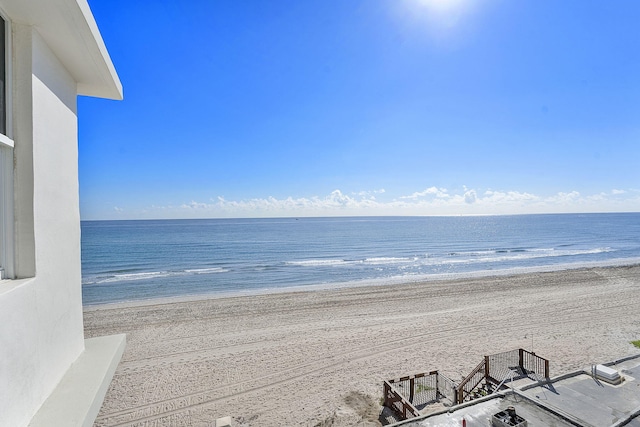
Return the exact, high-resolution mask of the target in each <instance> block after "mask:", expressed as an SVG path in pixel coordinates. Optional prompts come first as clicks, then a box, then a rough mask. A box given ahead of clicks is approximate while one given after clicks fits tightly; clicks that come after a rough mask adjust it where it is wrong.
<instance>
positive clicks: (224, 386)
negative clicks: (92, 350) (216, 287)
mask: <svg viewBox="0 0 640 427" xmlns="http://www.w3.org/2000/svg"><path fill="white" fill-rule="evenodd" d="M638 307H640V266H632V267H615V268H594V269H580V270H571V271H562V272H551V273H534V274H525V275H518V276H504V277H490V278H477V279H465V280H454V281H438V282H426V283H421V284H407V285H394V286H379V287H359V288H350V289H342V290H327V291H313V292H299V293H286V294H272V295H257V296H243V297H230V298H218V299H208V300H198V301H190V302H174V303H162V304H159V303H145V304H138V305H131V304H129V305H120V306H99V307H89V308H86V309H85V331H86V336H87V337H92V336H98V335H106V334H113V333H126V334H127V340H128V344H127V349H126V352H125V354H124V357H123V360H122V362H121V364H120V366H119V367H118V370H117V372H116V375H115V378H114V380H113V382H112V384H111V387H110V389H109V391H108V393H107V397H106V399H105V402H104V405H103V407H102V410H101V412H100V414H99V416H98V419H97V421H96V425H98V426H124V425H126V426H130V425H135V426H138V425H139V426H143V425H144V426H165V425H166V426H210V425H212V424H213V420H215V419H216V418H219V417H222V416H227V415H229V416H232V417H233V419H234V426H298V425H300V426H317V425H321V426H322V425H331V423H332V422H333V424H332V425H344V426H347V425H375V424H374V423H373V422H372V419H375V416H374V417H372V416H371V413H372V411H373V412H374V413H375V411H376V405H377V404H379V402H380V398H381V397H382V386H381V382H382V380H383V379H388V378H394V377H399V376H402V375H407V374H412V373H418V372H424V371H430V370H434V369H438V370H440V371H441V372H443V373H444V374H445V375H447V376H449V377H450V378H452V379H454V380H459V379H461V377H463V376H464V375H465V374H466V373H468V372H469V371H470V370H471V369H472V368H473V367H474V366H475V365H476V364H477V363H478V362H479V361H480V360H481V357H482V356H483V355H484V354H492V353H497V352H501V351H506V350H511V349H514V348H519V347H523V348H526V349H531V348H532V346H533V351H535V352H536V353H537V354H539V355H541V356H542V357H546V358H547V359H550V361H551V375H552V376H555V375H559V374H562V373H565V372H568V371H572V370H576V369H581V368H584V367H586V366H589V365H590V364H592V363H595V362H603V361H608V360H612V359H616V358H619V357H623V356H625V355H629V354H635V353H637V352H638V349H636V348H635V347H633V346H632V345H631V344H629V341H631V340H636V339H640V314H639V311H640V310H639V309H638Z"/></svg>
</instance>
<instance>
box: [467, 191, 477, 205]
mask: <svg viewBox="0 0 640 427" xmlns="http://www.w3.org/2000/svg"><path fill="white" fill-rule="evenodd" d="M476 200H478V196H477V195H476V192H475V190H469V191H466V192H465V193H464V201H465V203H468V204H473V203H475V202H476Z"/></svg>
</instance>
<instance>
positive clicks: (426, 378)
mask: <svg viewBox="0 0 640 427" xmlns="http://www.w3.org/2000/svg"><path fill="white" fill-rule="evenodd" d="M548 378H549V361H548V360H547V359H544V358H542V357H540V356H538V355H536V354H535V353H533V352H529V351H527V350H524V349H522V348H520V349H516V350H511V351H506V352H503V353H497V354H492V355H489V356H484V358H483V360H482V361H481V362H480V363H479V364H478V365H477V366H476V367H475V368H474V369H473V370H472V371H471V373H470V374H469V375H467V376H466V377H465V378H464V379H463V380H462V381H461V382H460V383H458V384H456V383H455V382H454V381H453V380H451V379H449V378H447V377H446V376H444V375H443V374H441V373H439V372H438V371H431V372H429V373H421V374H416V375H410V376H406V377H402V378H398V379H392V380H387V381H384V383H383V393H384V406H385V407H386V408H389V410H390V411H387V413H388V415H387V417H391V418H393V419H395V420H396V421H400V420H406V419H409V418H415V417H418V416H420V415H425V414H426V413H427V412H429V410H430V408H433V407H434V405H440V406H442V405H444V406H453V405H457V404H459V403H464V402H468V401H471V400H473V399H477V398H480V397H483V396H487V395H489V394H492V393H495V392H497V391H499V390H501V389H504V388H507V387H508V386H507V383H509V384H510V385H513V384H514V382H515V381H519V380H523V379H528V380H530V381H536V382H539V381H542V380H545V379H548ZM436 409H437V408H436ZM389 412H390V413H389Z"/></svg>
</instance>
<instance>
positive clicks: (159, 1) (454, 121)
mask: <svg viewBox="0 0 640 427" xmlns="http://www.w3.org/2000/svg"><path fill="white" fill-rule="evenodd" d="M89 4H90V6H91V9H92V11H93V13H94V16H95V18H96V21H97V23H98V26H99V28H100V30H101V33H102V36H103V38H104V40H105V43H106V45H107V48H108V50H109V52H110V55H111V58H112V60H113V62H114V65H115V66H116V69H117V71H118V74H119V76H120V79H121V81H122V83H123V86H124V94H125V99H124V100H123V101H110V100H102V99H93V98H86V97H81V98H79V140H80V142H79V144H80V146H79V149H80V158H79V162H80V204H81V215H82V218H83V219H118V218H121V219H132V218H207V217H264V216H333V215H474V214H514V213H539V212H544V213H547V212H602V211H640V43H638V41H639V40H640V26H639V25H638V22H640V2H637V1H634V0H628V1H622V0H621V1H613V2H612V1H604V0H603V1H584V0H576V1H569V0H562V1H558V0H518V1H513V0H473V1H472V0H449V1H447V0H362V1H355V0H354V1H345V0H307V1H300V0H291V1H289V0H287V1H284V0H274V1H255V0H245V1H235V0H183V1H165V0H145V1H143V0H140V1H130V0H89Z"/></svg>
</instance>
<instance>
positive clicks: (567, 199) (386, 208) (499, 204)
mask: <svg viewBox="0 0 640 427" xmlns="http://www.w3.org/2000/svg"><path fill="white" fill-rule="evenodd" d="M374 194H375V195H378V197H375V196H374ZM114 211H115V213H117V214H118V216H120V212H122V211H123V209H122V208H119V207H118V208H114ZM631 211H635V212H638V211H640V190H633V189H628V190H620V189H614V190H610V191H607V192H600V193H594V194H586V195H585V194H582V193H580V192H578V191H572V190H570V191H563V192H558V193H555V194H551V195H539V194H534V193H530V192H522V191H517V190H495V189H486V190H480V189H474V188H467V187H462V188H461V189H459V190H458V191H449V190H447V189H444V188H438V187H435V186H433V187H428V188H426V189H424V190H422V191H416V192H413V193H411V194H410V195H408V196H398V197H395V198H394V197H393V196H392V195H389V194H388V192H386V191H384V190H370V191H359V192H351V193H349V194H346V193H344V192H343V191H342V190H340V189H336V190H334V191H332V192H331V193H329V194H327V195H325V196H310V197H298V198H294V197H285V198H276V197H273V196H269V197H265V198H252V199H240V200H228V199H226V198H225V197H223V196H218V197H215V198H213V199H211V200H209V201H205V202H201V201H195V200H192V201H191V202H188V203H183V204H181V205H180V204H179V205H174V206H171V205H169V206H151V207H148V208H145V209H143V210H139V211H138V212H136V213H134V212H133V210H132V209H127V212H128V215H133V216H132V217H138V218H207V217H208V218H217V217H278V216H349V215H365V216H366V215H372V216H373V215H493V214H522V213H563V212H631Z"/></svg>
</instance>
